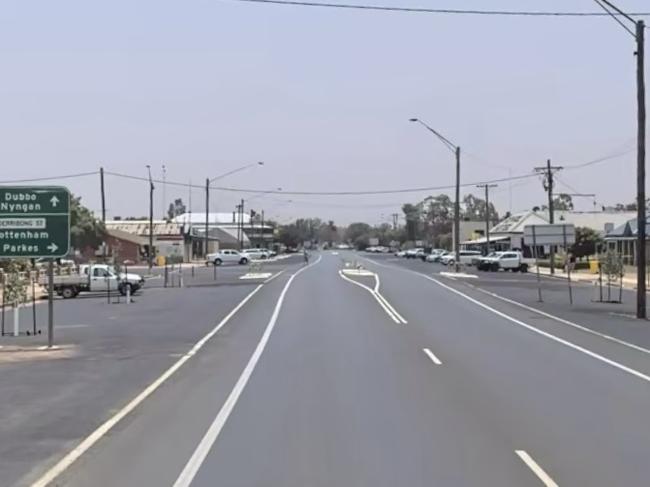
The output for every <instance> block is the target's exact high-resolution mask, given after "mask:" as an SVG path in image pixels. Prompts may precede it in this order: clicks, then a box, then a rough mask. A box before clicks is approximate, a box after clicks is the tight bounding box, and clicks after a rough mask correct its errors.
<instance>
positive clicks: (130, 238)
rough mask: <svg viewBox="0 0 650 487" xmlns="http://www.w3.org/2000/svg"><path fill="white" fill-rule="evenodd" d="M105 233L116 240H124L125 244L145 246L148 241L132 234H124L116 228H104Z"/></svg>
mask: <svg viewBox="0 0 650 487" xmlns="http://www.w3.org/2000/svg"><path fill="white" fill-rule="evenodd" d="M106 233H107V234H108V235H109V236H111V237H113V238H116V239H118V240H124V241H125V242H131V243H134V244H138V245H147V244H148V241H147V239H146V238H144V237H140V236H139V235H135V234H133V233H129V232H125V231H123V230H118V229H116V228H108V227H107V228H106Z"/></svg>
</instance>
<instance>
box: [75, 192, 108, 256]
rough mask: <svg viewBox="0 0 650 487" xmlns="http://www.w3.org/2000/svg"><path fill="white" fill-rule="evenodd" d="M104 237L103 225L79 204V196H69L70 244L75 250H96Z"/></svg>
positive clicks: (104, 229)
mask: <svg viewBox="0 0 650 487" xmlns="http://www.w3.org/2000/svg"><path fill="white" fill-rule="evenodd" d="M105 235H106V228H105V227H104V223H103V222H102V221H101V220H99V219H98V218H96V217H95V215H94V213H93V212H92V211H90V210H89V209H88V208H86V207H85V206H83V205H82V204H81V196H78V197H74V196H72V195H71V196H70V244H71V246H72V247H74V248H75V249H78V250H81V249H87V248H92V249H96V248H97V247H99V245H100V244H101V243H102V242H103V240H104V236H105Z"/></svg>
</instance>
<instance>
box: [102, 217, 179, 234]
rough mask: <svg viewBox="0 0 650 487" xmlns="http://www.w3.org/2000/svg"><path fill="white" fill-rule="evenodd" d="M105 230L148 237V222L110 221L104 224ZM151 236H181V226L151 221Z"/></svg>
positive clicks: (161, 221) (163, 221) (162, 221)
mask: <svg viewBox="0 0 650 487" xmlns="http://www.w3.org/2000/svg"><path fill="white" fill-rule="evenodd" d="M106 229H107V230H119V231H121V232H125V233H130V234H131V235H141V236H144V235H147V236H148V235H149V220H111V221H107V222H106ZM153 234H154V235H155V236H159V235H181V234H182V225H179V224H178V223H168V222H166V221H165V220H154V221H153Z"/></svg>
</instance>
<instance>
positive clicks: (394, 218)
mask: <svg viewBox="0 0 650 487" xmlns="http://www.w3.org/2000/svg"><path fill="white" fill-rule="evenodd" d="M391 216H392V217H393V230H397V222H398V221H399V213H393V214H392V215H391Z"/></svg>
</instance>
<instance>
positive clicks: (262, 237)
mask: <svg viewBox="0 0 650 487" xmlns="http://www.w3.org/2000/svg"><path fill="white" fill-rule="evenodd" d="M260 238H261V239H262V247H264V248H266V240H265V239H264V210H262V222H261V225H260Z"/></svg>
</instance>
